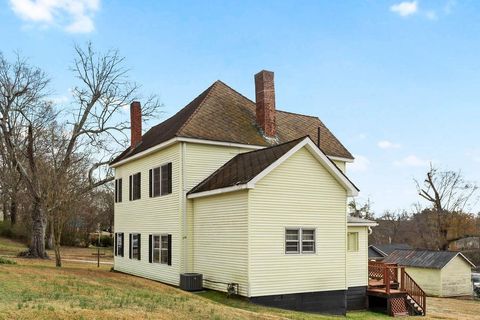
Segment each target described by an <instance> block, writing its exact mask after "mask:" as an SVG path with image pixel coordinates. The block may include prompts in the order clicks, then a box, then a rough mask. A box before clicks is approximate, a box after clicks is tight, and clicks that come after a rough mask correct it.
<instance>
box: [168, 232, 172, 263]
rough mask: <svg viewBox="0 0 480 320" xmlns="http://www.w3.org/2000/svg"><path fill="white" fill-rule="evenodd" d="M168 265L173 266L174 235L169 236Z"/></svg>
mask: <svg viewBox="0 0 480 320" xmlns="http://www.w3.org/2000/svg"><path fill="white" fill-rule="evenodd" d="M168 265H169V266H171V265H172V235H171V234H169V235H168Z"/></svg>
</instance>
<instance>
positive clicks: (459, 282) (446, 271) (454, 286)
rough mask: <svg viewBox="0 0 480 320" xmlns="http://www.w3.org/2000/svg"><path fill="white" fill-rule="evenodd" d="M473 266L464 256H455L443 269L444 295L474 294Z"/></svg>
mask: <svg viewBox="0 0 480 320" xmlns="http://www.w3.org/2000/svg"><path fill="white" fill-rule="evenodd" d="M471 277H472V266H471V265H470V264H469V263H467V262H466V261H465V260H464V259H463V258H462V257H460V256H456V257H455V258H453V259H452V260H451V261H450V262H449V263H448V264H447V265H445V267H443V269H442V271H441V278H442V293H441V295H442V297H455V296H469V295H472V293H473V292H472V291H473V286H472V279H471Z"/></svg>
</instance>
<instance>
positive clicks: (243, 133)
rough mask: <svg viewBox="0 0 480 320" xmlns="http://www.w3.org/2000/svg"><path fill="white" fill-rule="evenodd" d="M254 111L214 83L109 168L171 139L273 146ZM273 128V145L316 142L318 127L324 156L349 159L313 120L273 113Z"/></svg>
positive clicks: (252, 104) (248, 102)
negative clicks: (306, 138) (302, 140)
mask: <svg viewBox="0 0 480 320" xmlns="http://www.w3.org/2000/svg"><path fill="white" fill-rule="evenodd" d="M255 108H256V106H255V102H253V101H251V100H250V99H248V98H246V97H244V96H243V95H241V94H240V93H238V92H237V91H235V90H233V89H232V88H230V87H229V86H227V85H226V84H224V83H223V82H221V81H216V82H215V83H213V84H212V85H211V86H210V87H209V88H207V89H206V90H205V91H204V92H202V93H201V94H200V95H199V96H198V97H196V98H195V99H194V100H192V101H191V102H190V103H189V104H188V105H186V106H185V107H184V108H183V109H181V110H180V111H179V112H177V113H176V114H175V115H173V116H172V117H170V118H169V119H167V120H165V121H163V122H162V123H160V124H158V125H156V126H154V127H152V128H151V129H150V130H148V131H147V132H146V133H145V134H144V135H143V137H142V142H141V143H140V144H139V145H138V146H137V147H135V148H134V149H131V148H130V147H129V148H127V149H126V150H125V151H123V152H122V153H121V154H120V155H119V156H118V157H116V158H115V159H114V160H113V161H112V162H111V163H110V164H111V165H113V164H115V163H117V162H119V161H122V160H125V159H127V158H129V157H131V156H133V155H136V154H138V153H140V152H143V151H146V150H147V149H149V148H152V147H154V146H156V145H158V144H161V143H163V142H166V141H168V140H170V139H172V138H175V137H184V138H196V139H203V140H211V141H222V142H230V143H240V144H246V145H253V146H270V145H272V144H273V142H272V141H269V140H268V139H266V138H265V137H264V136H263V135H262V134H261V132H260V130H259V128H258V126H257V125H256V116H255ZM276 124H277V138H278V139H277V143H284V142H288V141H292V140H294V139H298V138H300V137H304V136H307V135H308V136H310V137H312V138H315V139H316V138H317V135H318V128H319V127H320V128H321V129H320V132H321V133H320V140H321V141H320V147H321V148H322V150H323V151H324V152H325V153H326V154H327V155H328V156H333V157H340V158H346V159H353V156H352V155H351V153H350V152H349V151H348V150H347V149H346V148H345V147H344V146H343V145H342V144H341V143H340V141H339V140H338V139H337V138H336V137H335V136H334V135H333V134H332V133H331V132H330V130H328V128H327V127H326V126H325V125H324V124H323V122H322V121H320V119H319V118H317V117H312V116H306V115H301V114H295V113H290V112H285V111H280V110H277V111H276Z"/></svg>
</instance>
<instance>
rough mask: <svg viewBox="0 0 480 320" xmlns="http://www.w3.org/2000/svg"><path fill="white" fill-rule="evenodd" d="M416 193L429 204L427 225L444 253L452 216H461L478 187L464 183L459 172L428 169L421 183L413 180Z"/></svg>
mask: <svg viewBox="0 0 480 320" xmlns="http://www.w3.org/2000/svg"><path fill="white" fill-rule="evenodd" d="M415 182H416V185H417V190H418V194H419V195H420V197H422V198H423V199H425V200H426V201H427V202H428V203H429V204H430V207H431V208H430V210H429V214H428V215H429V221H428V224H429V226H430V228H431V229H432V231H433V232H434V233H435V236H436V244H435V246H436V248H437V249H441V250H447V249H448V245H449V243H450V240H449V239H448V230H449V225H450V222H451V221H450V220H451V217H452V215H454V214H458V213H464V212H465V211H466V210H468V207H469V205H470V204H471V202H472V201H473V200H474V198H475V195H476V192H477V190H478V186H477V185H475V184H473V183H470V182H468V181H466V180H465V179H464V177H463V175H462V173H461V172H460V171H458V172H454V171H439V170H438V169H437V168H435V167H433V166H430V170H429V171H428V172H427V174H426V178H425V180H424V181H423V183H420V182H418V181H415Z"/></svg>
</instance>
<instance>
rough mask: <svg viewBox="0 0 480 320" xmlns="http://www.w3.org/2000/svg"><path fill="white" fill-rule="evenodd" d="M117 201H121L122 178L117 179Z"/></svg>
mask: <svg viewBox="0 0 480 320" xmlns="http://www.w3.org/2000/svg"><path fill="white" fill-rule="evenodd" d="M118 202H122V178H120V179H118Z"/></svg>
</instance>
